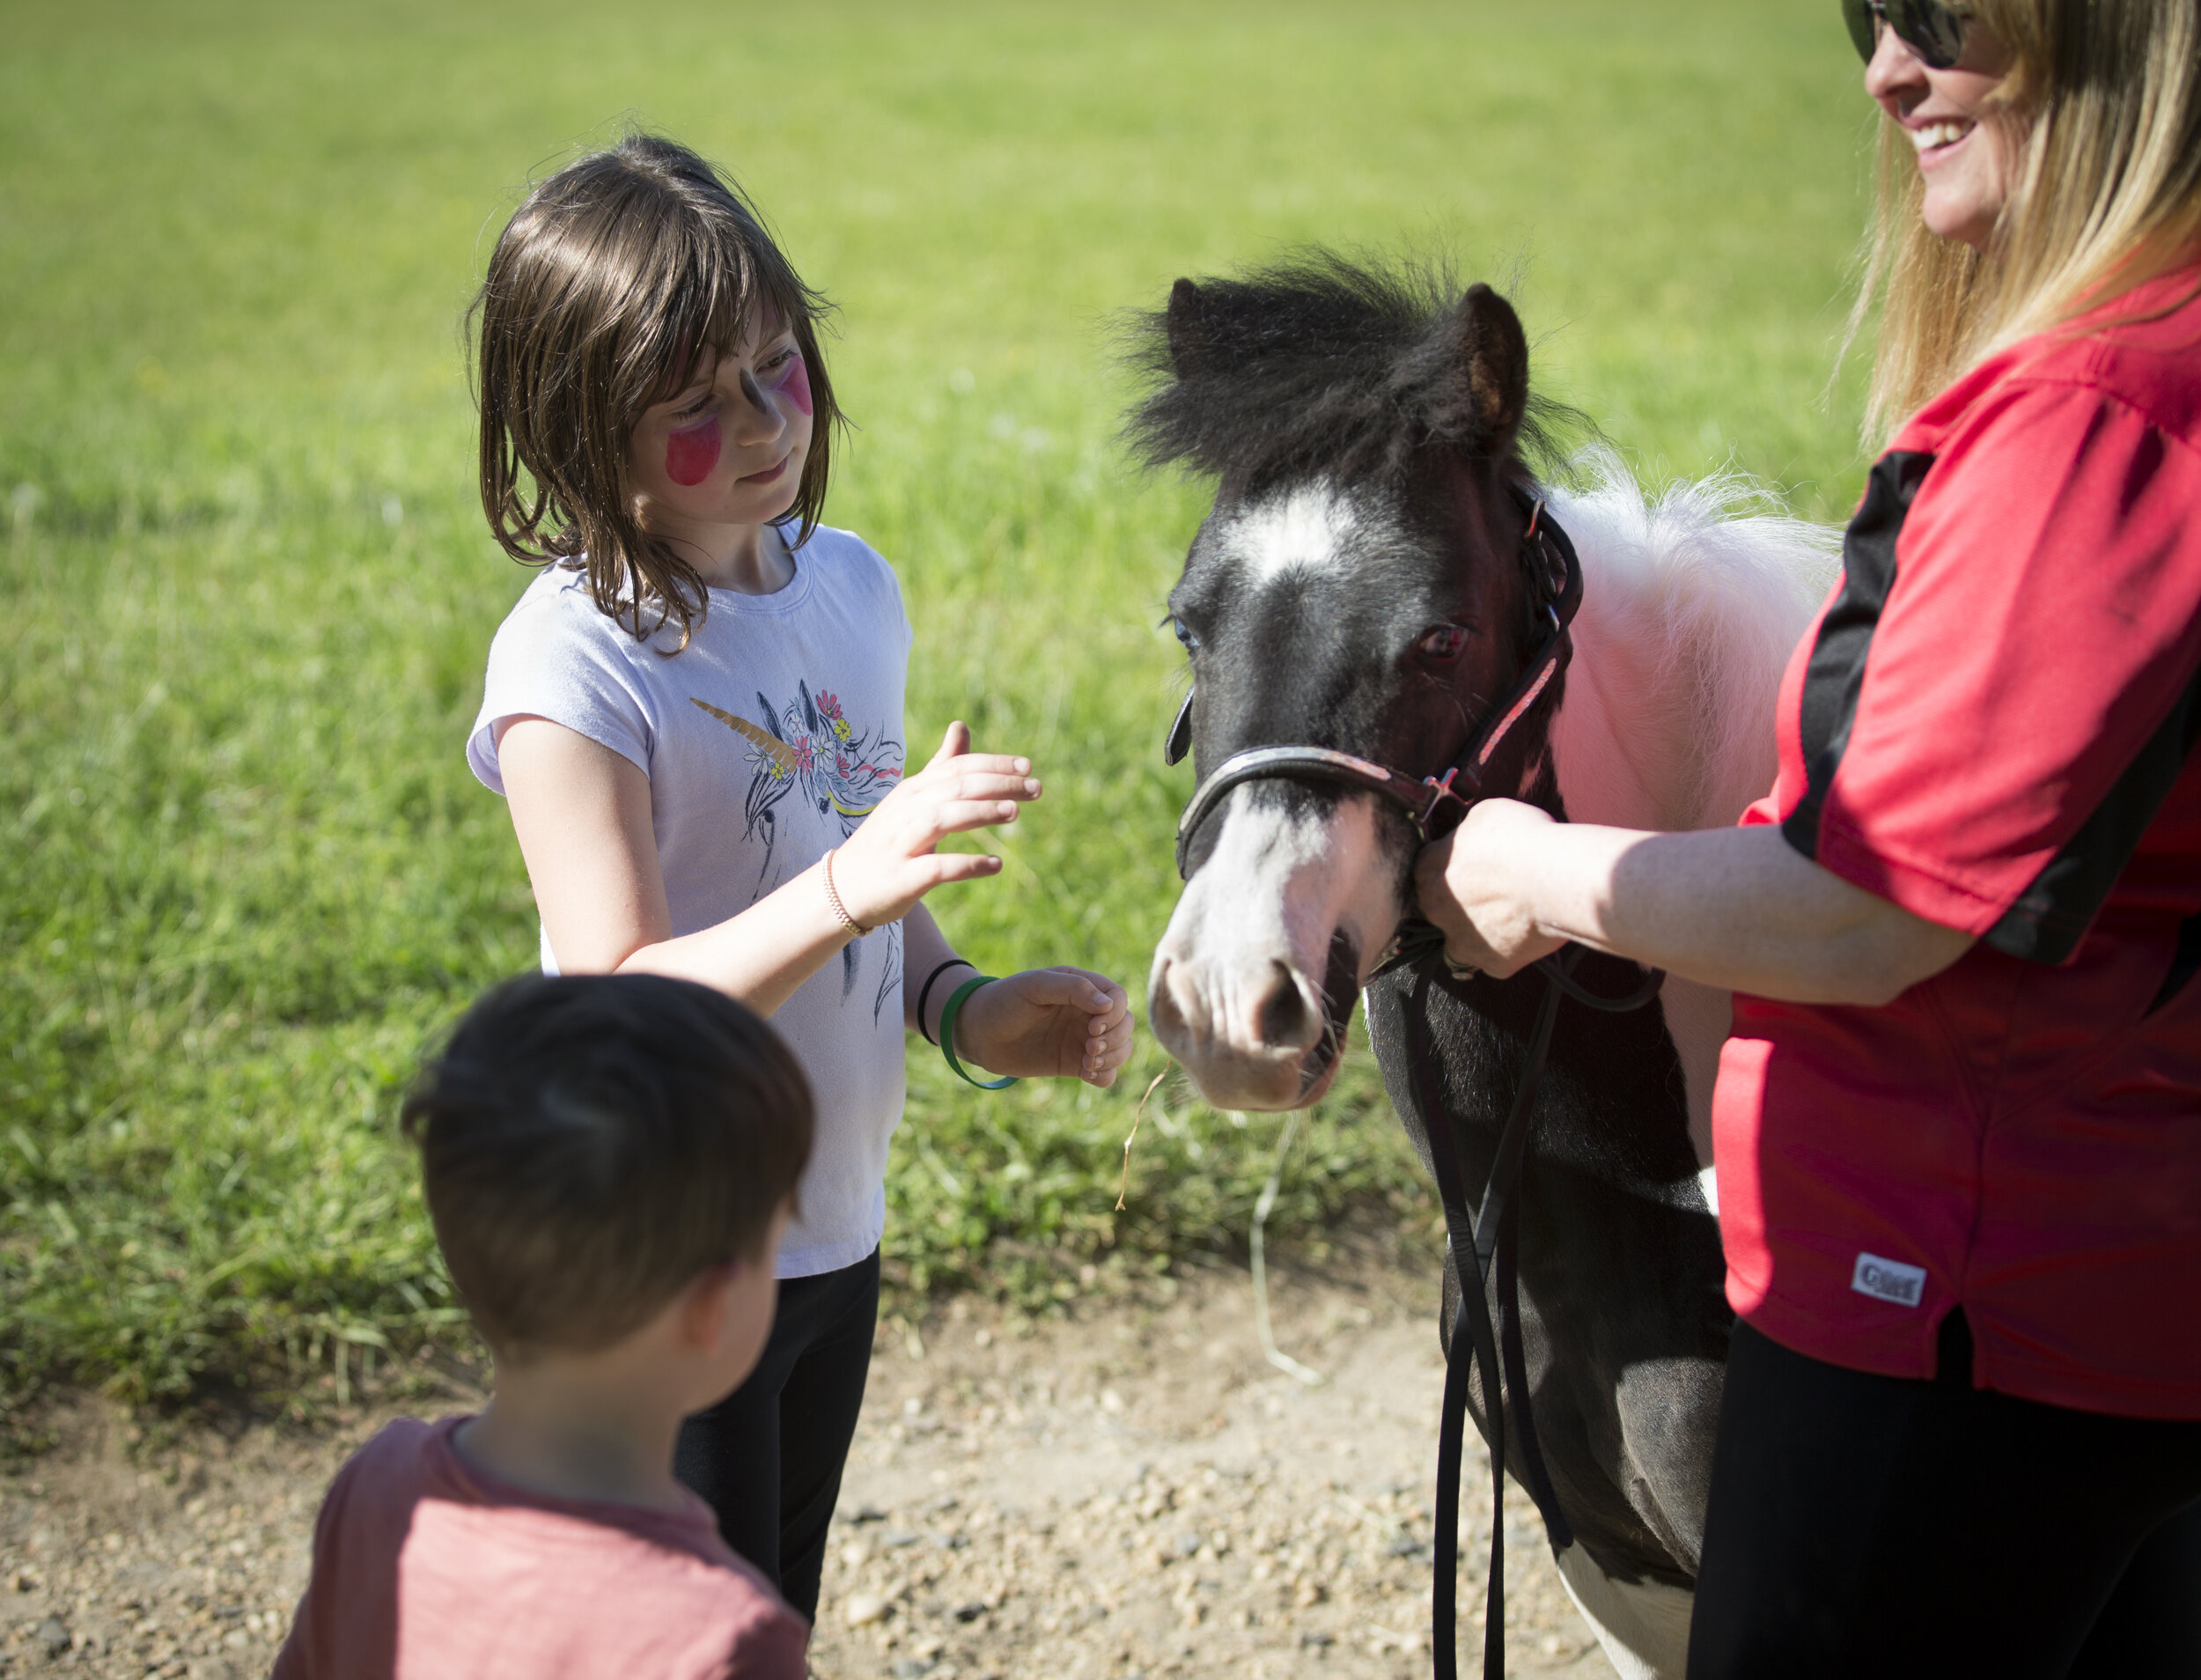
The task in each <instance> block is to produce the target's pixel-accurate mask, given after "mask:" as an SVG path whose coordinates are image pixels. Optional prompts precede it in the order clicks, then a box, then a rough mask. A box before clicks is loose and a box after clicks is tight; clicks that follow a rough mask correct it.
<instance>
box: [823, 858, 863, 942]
mask: <svg viewBox="0 0 2201 1680" xmlns="http://www.w3.org/2000/svg"><path fill="white" fill-rule="evenodd" d="M834 850H835V851H838V850H839V848H838V847H837V846H836V847H835V848H834ZM823 862H824V864H825V889H826V903H828V904H830V905H832V906H833V914H834V916H835V918H837V919H838V920H839V922H840V924H841V925H842V926H843V927H845V928H846V929H848V931H849V932H851V933H853V934H855V935H856V937H857V938H858V939H862V938H863V937H864V936H865V934H866V933H868V932H871V929H869V928H868V927H865V925H863V923H861V922H859V921H858V920H857V919H856V917H853V916H851V915H850V914H849V907H848V906H847V905H846V904H843V903H842V902H841V895H840V894H839V893H838V892H837V891H835V889H834V885H833V852H832V851H828V852H827V853H826V855H825V858H824V859H823Z"/></svg>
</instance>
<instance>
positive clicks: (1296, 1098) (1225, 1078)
mask: <svg viewBox="0 0 2201 1680" xmlns="http://www.w3.org/2000/svg"><path fill="white" fill-rule="evenodd" d="M1318 1053H1319V1052H1317V1051H1309V1052H1308V1053H1307V1056H1306V1057H1303V1058H1301V1059H1300V1060H1299V1061H1294V1062H1279V1063H1277V1064H1276V1065H1272V1066H1269V1067H1262V1068H1247V1067H1233V1068H1217V1067H1212V1066H1211V1067H1208V1068H1202V1067H1199V1066H1197V1065H1195V1064H1193V1063H1191V1062H1186V1063H1185V1064H1184V1069H1185V1072H1188V1073H1189V1074H1191V1075H1192V1082H1193V1084H1194V1085H1196V1086H1197V1087H1199V1090H1200V1096H1201V1098H1202V1100H1203V1101H1204V1102H1206V1103H1207V1104H1208V1105H1209V1106H1210V1107H1211V1108H1216V1109H1223V1110H1224V1111H1225V1112H1226V1113H1233V1112H1235V1113H1240V1114H1281V1113H1283V1112H1284V1111H1285V1109H1304V1108H1305V1107H1307V1104H1308V1103H1310V1102H1319V1101H1320V1100H1321V1096H1322V1094H1323V1093H1325V1092H1326V1091H1328V1090H1329V1087H1330V1084H1331V1082H1332V1081H1333V1080H1335V1079H1336V1077H1337V1061H1336V1057H1331V1058H1330V1059H1329V1065H1327V1066H1324V1067H1321V1068H1319V1069H1317V1068H1315V1067H1314V1066H1313V1064H1314V1061H1315V1059H1316V1057H1317V1055H1318Z"/></svg>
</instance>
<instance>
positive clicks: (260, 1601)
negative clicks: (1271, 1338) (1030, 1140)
mask: <svg viewBox="0 0 2201 1680" xmlns="http://www.w3.org/2000/svg"><path fill="white" fill-rule="evenodd" d="M1272 1286H1273V1296H1274V1302H1273V1304H1274V1312H1275V1316H1276V1330H1277V1339H1278V1340H1279V1342H1281V1343H1282V1344H1283V1345H1284V1348H1285V1352H1288V1353H1290V1354H1292V1356H1293V1357H1295V1358H1296V1359H1299V1360H1301V1361H1303V1362H1304V1363H1306V1364H1307V1365H1308V1366H1311V1367H1314V1369H1315V1370H1316V1371H1318V1372H1320V1373H1321V1374H1323V1376H1324V1378H1325V1381H1324V1382H1323V1383H1322V1384H1321V1386H1320V1387H1314V1388H1309V1387H1307V1386H1304V1385H1303V1384H1301V1383H1300V1382H1297V1381H1295V1380H1293V1379H1292V1377H1290V1376H1287V1375H1285V1374H1283V1373H1282V1372H1280V1371H1278V1370H1277V1369H1275V1368H1274V1367H1271V1366H1270V1365H1269V1364H1268V1363H1267V1362H1266V1360H1265V1359H1263V1357H1262V1352H1261V1350H1260V1348H1259V1345H1258V1343H1257V1341H1256V1338H1255V1332H1254V1329H1253V1312H1252V1304H1251V1289H1250V1286H1249V1282H1248V1278H1247V1276H1246V1274H1245V1273H1244V1271H1239V1270H1232V1269H1229V1268H1224V1267H1218V1268H1215V1269H1212V1270H1206V1271H1196V1272H1195V1273H1194V1275H1192V1276H1191V1277H1189V1278H1187V1279H1185V1280H1184V1281H1183V1282H1182V1284H1181V1285H1175V1284H1172V1283H1169V1282H1167V1281H1165V1282H1163V1283H1161V1284H1159V1285H1147V1286H1144V1289H1143V1293H1141V1294H1140V1295H1138V1296H1137V1297H1134V1298H1121V1297H1119V1298H1115V1299H1113V1300H1108V1299H1097V1298H1088V1299H1086V1300H1085V1301H1080V1302H1078V1304H1077V1305H1076V1307H1075V1308H1073V1310H1072V1313H1071V1316H1069V1317H1066V1318H1064V1319H1060V1320H1053V1321H1045V1322H1041V1323H1033V1322H1032V1321H1030V1320H1027V1319H1023V1318H1020V1317H1019V1316H1017V1315H1004V1314H1002V1313H1000V1312H998V1311H996V1310H994V1309H991V1308H983V1307H979V1306H975V1305H974V1304H972V1303H969V1302H957V1303H953V1304H952V1305H951V1306H950V1308H948V1309H947V1310H946V1312H944V1313H941V1314H939V1315H935V1316H934V1317H933V1318H932V1319H931V1321H930V1322H928V1323H924V1324H923V1325H921V1326H917V1327H914V1328H913V1327H910V1326H908V1325H905V1324H903V1323H901V1322H900V1321H894V1322H892V1323H888V1324H887V1325H886V1326H884V1327H882V1330H881V1332H880V1345H879V1357H878V1359H877V1361H876V1363H875V1364H874V1366H873V1370H872V1390H871V1394H870V1396H869V1399H868V1401H867V1404H866V1410H865V1422H864V1426H863V1428H862V1430H861V1431H860V1433H859V1434H858V1441H857V1446H856V1450H855V1452H854V1454H853V1455H852V1457H851V1459H850V1466H849V1475H848V1480H847V1483H846V1485H845V1487H844V1490H843V1498H842V1502H841V1511H840V1515H839V1517H838V1519H837V1520H836V1522H835V1533H834V1540H833V1548H832V1552H831V1555H830V1557H829V1558H828V1564H827V1570H826V1581H825V1596H824V1600H823V1603H822V1605H821V1613H820V1616H819V1627H818V1632H817V1636H816V1639H815V1641H814V1643H813V1654H812V1661H813V1668H814V1670H815V1672H816V1673H817V1674H818V1675H819V1676H825V1677H826V1680H869V1677H872V1676H877V1677H878V1680H887V1677H889V1676H891V1680H917V1676H927V1677H928V1680H984V1677H985V1676H1000V1680H1008V1677H1009V1676H1017V1677H1018V1680H1027V1676H1029V1677H1031V1680H1086V1677H1088V1676H1089V1677H1090V1680H1130V1676H1164V1675H1181V1674H1182V1675H1189V1674H1196V1673H1197V1674H1204V1673H1215V1674H1231V1675H1245V1676H1255V1677H1256V1680H1281V1677H1282V1676H1296V1675H1306V1676H1339V1680H1345V1677H1347V1676H1417V1675H1423V1674H1426V1673H1427V1672H1428V1664H1429V1658H1428V1652H1427V1647H1426V1640H1427V1627H1428V1603H1429V1551H1428V1547H1429V1541H1430V1520H1429V1511H1430V1503H1431V1476H1432V1467H1433V1464H1434V1461H1435V1457H1436V1414H1437V1405H1438V1396H1439V1389H1440V1386H1441V1382H1442V1369H1441V1367H1440V1365H1439V1358H1438V1353H1437V1347H1436V1335H1435V1330H1434V1328H1433V1324H1432V1305H1433V1298H1434V1294H1435V1287H1434V1281H1433V1278H1432V1277H1431V1276H1428V1275H1425V1274H1424V1272H1422V1271H1419V1270H1414V1269H1407V1268H1402V1267H1400V1266H1398V1265H1397V1264H1395V1263H1392V1262H1389V1261H1387V1260H1385V1259H1383V1258H1381V1257H1380V1256H1373V1255H1370V1254H1365V1253H1364V1254H1363V1255H1361V1256H1360V1257H1359V1258H1358V1259H1351V1260H1349V1259H1345V1258H1342V1257H1340V1256H1329V1258H1328V1259H1327V1260H1326V1262H1325V1263H1324V1264H1323V1265H1322V1266H1321V1269H1320V1271H1319V1273H1318V1272H1317V1271H1314V1270H1310V1269H1294V1270H1292V1271H1288V1272H1284V1273H1281V1274H1272ZM409 1380H410V1381H411V1382H412V1384H413V1387H414V1389H415V1393H414V1396H413V1397H412V1398H411V1400H410V1401H409V1403H408V1404H405V1405H402V1406H401V1405H397V1404H391V1403H387V1402H384V1403H381V1404H366V1405H356V1406H353V1407H349V1408H343V1409H342V1410H341V1411H338V1412H337V1414H336V1418H335V1422H334V1423H333V1424H328V1425H325V1426H323V1427H321V1428H320V1429H317V1430H305V1429H301V1428H298V1427H296V1426H282V1425H278V1424H276V1423H272V1422H267V1421H258V1422H248V1423H235V1424H232V1425H231V1426H226V1427H215V1426H208V1425H204V1424H195V1425H191V1426H186V1427H183V1428H181V1429H178V1428H176V1427H174V1426H163V1427H161V1428H160V1429H158V1431H157V1432H156V1433H154V1434H153V1435H152V1436H151V1437H150V1438H148V1437H146V1436H144V1434H142V1433H141V1432H140V1430H139V1428H138V1427H137V1426H136V1425H134V1424H133V1423H132V1422H131V1421H130V1420H129V1418H128V1417H127V1416H126V1415H125V1414H124V1413H122V1412H121V1411H119V1410H118V1409H117V1408H115V1407H114V1406H113V1405H111V1404H107V1403H105V1402H102V1401H99V1400H98V1399H96V1398H94V1397H91V1396H80V1397H77V1398H75V1399H73V1400H70V1401H68V1402H66V1403H63V1404H58V1405H56V1406H55V1407H54V1408H53V1409H52V1410H51V1411H50V1412H49V1413H48V1415H46V1416H45V1417H43V1418H41V1419H40V1420H39V1421H40V1428H41V1429H42V1431H43V1432H44V1433H45V1435H46V1436H47V1437H48V1440H49V1441H50V1442H51V1444H50V1446H48V1448H47V1449H46V1450H44V1451H42V1452H41V1453H40V1454H39V1455H36V1456H35V1457H32V1458H27V1459H21V1460H18V1461H16V1462H15V1463H13V1464H12V1465H11V1467H10V1468H9V1469H8V1470H6V1471H4V1472H0V1674H38V1673H44V1672H47V1671H49V1670H51V1671H54V1672H57V1673H58V1672H64V1671H66V1672H72V1673H80V1674H84V1675H88V1676H89V1675H97V1676H109V1675H112V1676H143V1675H148V1674H159V1675H167V1676H184V1675H190V1676H220V1677H221V1680H233V1677H236V1676H248V1675H262V1674H265V1673H266V1672H267V1669H268V1667H269V1662H270V1661H271V1660H272V1657H273V1655H274V1652H275V1649H276V1646H277V1645H279V1644H280V1642H281V1640H282V1638H283V1632H284V1630H285V1628H286V1627H287V1625H288V1623H289V1618H290V1613H291V1606H292V1605H293V1604H294V1603H295V1602H296V1600H297V1595H298V1591H299V1589H300V1588H302V1586H303V1585H304V1582H305V1569H306V1561H307V1552H308V1546H309V1544H310V1539H311V1534H312V1527H313V1513H314V1510H315V1508H316V1507H317V1505H318V1504H319V1501H320V1492H321V1489H322V1487H323V1485H325V1484H326V1482H327V1481H328V1477H329V1476H330V1475H331V1474H332V1473H333V1472H334V1470H335V1467H336V1466H337V1464H338V1463H341V1462H342V1458H343V1456H344V1455H345V1454H346V1453H347V1452H349V1451H350V1449H351V1448H353V1447H354V1446H356V1445H357V1443H358V1442H359V1441H362V1440H364V1438H365V1437H366V1436H367V1435H368V1434H369V1433H372V1430H373V1429H374V1428H376V1427H378V1426H379V1425H380V1424H381V1423H382V1422H383V1421H384V1420H385V1419H386V1418H388V1417H389V1416H391V1415H393V1414H394V1412H396V1411H416V1412H420V1413H423V1414H424V1415H431V1416H432V1415H436V1414H438V1413H439V1412H441V1411H451V1410H462V1409H466V1408H467V1407H468V1406H470V1405H471V1404H475V1403H476V1402H475V1396H473V1395H472V1394H471V1393H470V1392H469V1391H468V1389H467V1386H466V1384H465V1383H464V1382H463V1381H462V1380H453V1379H443V1380H438V1379H434V1378H432V1377H430V1376H429V1375H428V1374H426V1373H425V1372H424V1371H422V1370H416V1371H415V1372H414V1373H412V1374H411V1375H410V1379H409ZM438 1382H440V1386H441V1387H442V1388H443V1389H444V1392H443V1393H441V1394H440V1395H438V1394H436V1393H434V1392H428V1393H424V1394H423V1393H422V1392H420V1390H421V1389H423V1387H424V1388H426V1389H431V1390H432V1389H435V1388H436V1387H438ZM1463 1509H1464V1511H1465V1513H1466V1517H1465V1521H1464V1522H1463V1524H1462V1529H1463V1533H1462V1548H1461V1549H1462V1551H1463V1552H1464V1553H1465V1554H1466V1555H1467V1557H1468V1558H1469V1563H1468V1565H1467V1566H1466V1568H1465V1569H1464V1570H1463V1573H1462V1580H1461V1609H1462V1622H1463V1626H1462V1636H1461V1643H1462V1647H1463V1652H1462V1654H1463V1666H1464V1667H1465V1668H1467V1669H1469V1671H1470V1672H1471V1671H1473V1669H1474V1667H1475V1666H1476V1664H1475V1657H1476V1653H1478V1652H1479V1649H1480V1644H1481V1630H1480V1617H1481V1610H1482V1594H1481V1573H1482V1567H1483V1563H1482V1555H1481V1554H1482V1551H1483V1549H1484V1548H1485V1547H1486V1546H1487V1544H1488V1536H1489V1496H1488V1490H1487V1486H1486V1485H1485V1481H1484V1477H1483V1473H1482V1471H1481V1470H1480V1467H1479V1459H1477V1458H1476V1457H1475V1456H1474V1455H1471V1456H1470V1469H1469V1486H1468V1488H1467V1491H1466V1493H1465V1496H1464V1499H1463ZM1507 1517H1508V1540H1509V1546H1508V1552H1507V1575H1508V1579H1509V1585H1510V1586H1511V1588H1512V1598H1511V1603H1510V1606H1509V1612H1508V1615H1507V1639H1506V1642H1507V1647H1508V1662H1509V1665H1510V1666H1512V1667H1513V1668H1514V1669H1516V1670H1517V1671H1519V1672H1522V1673H1527V1674H1554V1673H1566V1674H1579V1675H1583V1676H1608V1675H1609V1674H1610V1672H1611V1670H1610V1669H1608V1667H1607V1666H1606V1664H1605V1662H1604V1659H1603V1657H1602V1656H1601V1654H1599V1652H1598V1651H1597V1647H1596V1645H1595V1642H1594V1639H1592V1638H1591V1636H1590V1635H1589V1633H1588V1631H1587V1629H1586V1625H1584V1624H1583V1623H1582V1621H1581V1620H1580V1618H1579V1617H1578V1616H1577V1615H1576V1613H1575V1612H1574V1610H1573V1609H1572V1605H1571V1604H1570V1603H1568V1602H1567V1600H1566V1598H1565V1595H1564V1591H1563V1589H1562V1588H1560V1586H1559V1584H1558V1581H1557V1573H1556V1572H1555V1571H1554V1570H1553V1569H1552V1567H1551V1565H1550V1558H1549V1556H1548V1554H1547V1553H1546V1552H1545V1551H1544V1549H1543V1546H1542V1539H1541V1536H1540V1534H1538V1533H1536V1532H1535V1531H1534V1516H1533V1513H1532V1512H1531V1510H1530V1508H1529V1507H1528V1505H1527V1499H1526V1498H1525V1496H1523V1495H1521V1494H1520V1492H1519V1491H1518V1490H1515V1491H1514V1492H1513V1494H1512V1495H1511V1497H1510V1498H1509V1499H1508V1500H1507Z"/></svg>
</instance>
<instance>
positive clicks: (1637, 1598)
mask: <svg viewBox="0 0 2201 1680" xmlns="http://www.w3.org/2000/svg"><path fill="white" fill-rule="evenodd" d="M1559 1579H1560V1581H1562V1582H1563V1583H1564V1585H1565V1587H1566V1589H1567V1596H1568V1597H1569V1598H1572V1600H1573V1601H1574V1607H1575V1609H1577V1610H1580V1611H1581V1612H1582V1618H1583V1620H1585V1621H1586V1622H1587V1623H1588V1624H1589V1625H1590V1628H1591V1630H1592V1632H1594V1633H1595V1634H1596V1635H1597V1642H1598V1643H1599V1644H1600V1645H1601V1646H1603V1647H1605V1657H1606V1660H1607V1661H1608V1662H1610V1663H1611V1664H1612V1665H1613V1669H1614V1671H1615V1672H1616V1673H1617V1674H1618V1675H1619V1676H1620V1680H1682V1672H1683V1670H1684V1669H1687V1668H1688V1666H1689V1612H1690V1611H1691V1610H1693V1609H1694V1608H1695V1607H1696V1602H1697V1601H1696V1595H1694V1594H1692V1593H1688V1592H1684V1591H1683V1590H1682V1588H1679V1587H1668V1586H1667V1585H1666V1584H1665V1583H1664V1582H1662V1581H1615V1580H1614V1579H1613V1578H1612V1577H1611V1576H1609V1575H1608V1574H1607V1573H1605V1572H1604V1571H1603V1570H1601V1569H1600V1568H1599V1567H1598V1566H1596V1565H1595V1564H1594V1563H1593V1562H1591V1561H1590V1558H1589V1556H1588V1554H1587V1553H1586V1552H1585V1551H1583V1550H1582V1548H1581V1547H1580V1546H1579V1545H1572V1546H1569V1547H1568V1548H1567V1549H1566V1550H1565V1551H1563V1552H1561V1553H1560V1554H1559Z"/></svg>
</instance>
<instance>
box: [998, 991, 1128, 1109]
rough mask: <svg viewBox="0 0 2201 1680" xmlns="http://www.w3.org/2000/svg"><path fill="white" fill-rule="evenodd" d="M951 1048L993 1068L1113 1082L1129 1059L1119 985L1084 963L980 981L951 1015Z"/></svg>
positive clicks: (1125, 1000) (1093, 1082) (1125, 1013)
mask: <svg viewBox="0 0 2201 1680" xmlns="http://www.w3.org/2000/svg"><path fill="white" fill-rule="evenodd" d="M955 1053H956V1054H957V1055H958V1056H959V1057H961V1058H962V1059H963V1060H964V1061H966V1062H973V1063H975V1064H976V1065H979V1066H980V1067H983V1068H984V1069H986V1070H987V1071H988V1072H992V1073H1014V1074H1018V1075H1020V1076H1022V1077H1027V1078H1029V1077H1037V1078H1042V1079H1046V1078H1050V1077H1051V1078H1061V1079H1068V1078H1070V1077H1071V1075H1072V1074H1075V1075H1076V1076H1077V1077H1078V1078H1079V1079H1083V1080H1085V1082H1086V1084H1087V1085H1098V1086H1101V1087H1108V1086H1111V1085H1114V1084H1115V1076H1116V1072H1117V1070H1118V1069H1120V1068H1121V1067H1123V1064H1124V1063H1125V1062H1127V1061H1129V1060H1130V1055H1131V1006H1130V999H1129V998H1126V997H1125V996H1124V994H1123V987H1122V986H1119V985H1118V984H1115V981H1113V980H1111V979H1109V978H1108V976H1106V975H1100V974H1094V973H1092V972H1091V971H1090V970H1088V969H1068V968H1064V969H1026V970H1025V971H1024V972H1023V973H1022V974H1012V975H1011V976H1008V977H1007V978H1006V979H1004V980H996V981H994V982H993V983H991V984H989V985H983V986H981V987H979V988H978V990H977V991H974V992H972V993H971V994H970V996H969V997H968V998H965V999H964V1000H963V1007H962V1011H961V1013H959V1014H958V1015H957V1016H956V1018H955Z"/></svg>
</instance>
